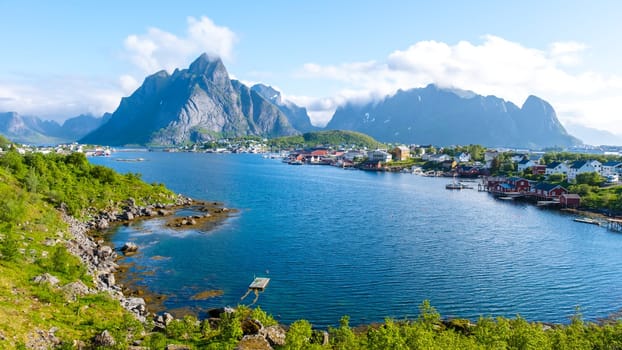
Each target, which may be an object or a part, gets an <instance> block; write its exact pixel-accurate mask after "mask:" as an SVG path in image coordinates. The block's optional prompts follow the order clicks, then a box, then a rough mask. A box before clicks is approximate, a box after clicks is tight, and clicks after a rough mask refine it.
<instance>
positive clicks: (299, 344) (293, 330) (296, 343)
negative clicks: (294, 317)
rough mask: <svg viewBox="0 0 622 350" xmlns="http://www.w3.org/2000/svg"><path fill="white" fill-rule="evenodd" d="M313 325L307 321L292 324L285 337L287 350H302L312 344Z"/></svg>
mask: <svg viewBox="0 0 622 350" xmlns="http://www.w3.org/2000/svg"><path fill="white" fill-rule="evenodd" d="M312 333H313V332H312V329H311V324H310V323H309V321H307V320H299V321H296V322H294V323H292V324H291V326H290V327H289V330H288V331H287V335H286V336H285V347H284V349H287V350H302V349H305V348H307V347H308V346H309V345H310V344H309V341H310V340H311V334H312Z"/></svg>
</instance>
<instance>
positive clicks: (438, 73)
mask: <svg viewBox="0 0 622 350" xmlns="http://www.w3.org/2000/svg"><path fill="white" fill-rule="evenodd" d="M586 50H587V47H586V45H584V44H582V43H578V42H555V43H552V44H550V45H549V47H548V48H547V49H546V50H541V49H535V48H530V47H526V46H524V45H521V44H520V43H516V42H512V41H509V40H506V39H504V38H501V37H498V36H494V35H486V36H484V37H483V41H482V42H481V43H471V42H469V41H460V42H458V43H456V44H448V43H444V42H440V41H434V40H429V41H419V42H417V43H414V44H413V45H411V46H409V47H408V48H406V49H403V50H396V51H393V52H392V53H390V54H389V55H388V56H387V57H386V58H385V59H384V60H378V61H362V62H345V63H341V64H335V65H320V64H316V63H307V64H304V65H303V66H302V68H301V70H300V71H299V72H298V77H301V78H305V79H325V80H332V81H334V82H337V83H340V84H341V85H342V86H346V87H347V88H344V89H342V90H341V91H339V92H337V93H336V94H335V95H334V96H331V97H324V98H322V99H312V98H308V97H304V96H298V97H292V100H294V101H296V102H298V103H299V104H303V103H302V102H303V101H304V100H307V102H308V103H309V105H307V107H308V109H309V112H310V114H311V116H312V117H313V118H315V119H316V121H317V120H318V119H319V118H318V116H324V118H325V117H326V116H327V115H332V111H334V108H335V106H337V105H342V101H343V100H347V99H348V98H349V97H352V96H356V97H358V98H359V99H360V100H362V99H364V97H365V96H366V97H367V98H368V99H375V100H379V99H380V98H382V97H384V96H385V95H390V94H394V93H395V92H396V91H397V90H398V89H408V88H413V87H422V86H426V85H427V84H429V83H434V84H437V85H439V86H443V87H455V88H460V89H468V90H474V91H478V92H480V93H482V94H484V95H496V96H502V97H503V98H505V99H508V100H510V101H514V102H516V103H520V102H521V101H524V100H525V99H526V98H527V96H529V95H530V94H535V95H538V96H543V97H546V98H547V99H548V100H549V101H551V103H553V104H554V105H555V106H556V107H557V109H558V111H559V114H560V117H561V119H562V120H566V121H573V122H579V123H584V124H588V123H589V124H592V125H594V124H595V123H598V124H597V125H594V126H596V127H600V128H608V127H611V125H612V123H614V122H615V121H616V120H619V116H618V115H617V112H616V109H617V108H616V105H617V103H615V101H614V99H612V97H614V96H619V95H620V93H622V77H617V76H607V75H604V74H601V73H598V72H594V71H590V70H581V61H582V60H581V57H582V55H584V54H585V51H586ZM326 99H330V100H332V102H326V101H325V100H326ZM322 100H324V101H323V102H322V103H317V102H318V101H322ZM594 100H598V101H599V103H602V104H604V105H602V107H599V108H598V110H595V109H593V108H590V101H594ZM311 106H313V107H315V108H313V107H311ZM322 106H326V107H327V109H322V108H321V107H322ZM592 107H593V106H592ZM596 116H598V117H599V118H594V117H596ZM597 120H598V122H597ZM327 121H328V120H326V119H324V120H320V122H327ZM618 128H622V126H619V127H618ZM620 131H622V130H620Z"/></svg>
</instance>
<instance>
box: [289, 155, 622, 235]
mask: <svg viewBox="0 0 622 350" xmlns="http://www.w3.org/2000/svg"><path fill="white" fill-rule="evenodd" d="M469 147H474V148H475V151H476V152H477V153H478V155H476V156H475V157H473V156H472V155H471V154H470V153H469V152H465V150H466V149H467V148H468V147H454V148H445V149H442V148H441V149H438V150H436V149H435V148H434V147H431V146H417V145H414V146H410V147H406V146H396V147H394V148H391V149H377V150H369V151H368V150H347V151H346V150H332V149H330V148H325V147H318V148H311V149H302V150H294V151H291V152H289V153H288V154H287V155H285V156H284V157H283V161H284V162H286V163H289V164H291V165H303V164H306V165H332V166H336V167H341V168H344V169H359V170H364V171H388V172H402V173H412V174H416V175H421V176H445V177H451V178H454V181H453V182H452V183H449V184H447V185H446V188H447V189H451V190H454V189H458V190H460V189H469V188H474V187H473V186H472V185H470V184H469V183H464V182H460V181H456V179H458V180H461V179H464V178H472V179H479V182H478V184H477V189H478V190H479V191H485V192H489V193H491V194H492V195H493V196H495V197H497V198H499V199H502V200H517V201H528V202H531V203H534V204H536V205H538V206H547V207H557V208H562V209H578V208H581V209H589V210H592V211H594V212H597V213H600V214H603V215H605V216H610V217H611V216H615V215H616V214H617V215H619V214H620V213H619V212H618V210H615V209H613V208H612V207H611V205H609V206H608V207H607V208H594V204H593V203H592V202H594V199H593V196H594V194H593V193H591V192H589V191H590V189H591V188H593V187H596V188H599V189H600V188H602V189H608V188H610V189H619V188H621V186H620V177H621V176H622V158H620V157H619V156H618V155H613V154H609V155H604V154H600V155H594V154H577V153H558V154H556V155H557V157H553V156H551V154H547V153H545V152H528V151H525V152H517V151H516V150H496V149H484V148H483V147H481V146H469ZM431 151H432V152H431ZM277 157H278V156H277ZM564 157H566V158H568V159H560V158H564ZM591 157H594V159H592V158H591ZM595 158H598V159H600V160H602V161H600V160H597V159H595ZM461 181H463V180H461ZM471 181H473V180H471ZM471 183H472V182H471ZM588 186H592V187H588ZM577 190H578V191H577ZM573 191H574V192H573ZM579 192H584V194H586V195H588V196H589V198H587V199H588V200H591V202H589V203H587V205H586V203H582V196H581V193H579ZM618 205H619V203H618ZM590 223H596V222H590ZM598 223H600V222H598ZM616 225H619V223H616ZM616 227H617V226H616Z"/></svg>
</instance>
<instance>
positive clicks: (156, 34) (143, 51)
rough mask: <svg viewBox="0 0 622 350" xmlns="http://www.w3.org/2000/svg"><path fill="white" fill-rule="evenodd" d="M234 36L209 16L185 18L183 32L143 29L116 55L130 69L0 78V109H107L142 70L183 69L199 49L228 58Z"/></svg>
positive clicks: (54, 112)
mask: <svg viewBox="0 0 622 350" xmlns="http://www.w3.org/2000/svg"><path fill="white" fill-rule="evenodd" d="M236 40H237V39H236V35H235V33H233V32H232V31H231V30H230V29H229V28H227V27H223V26H218V25H216V24H214V22H213V21H212V20H211V19H209V18H208V17H200V18H194V17H188V18H187V29H186V33H185V34H184V35H180V36H177V35H175V34H172V33H170V32H167V31H164V30H162V29H159V28H149V29H147V31H146V33H143V34H132V35H129V36H127V38H126V39H125V41H124V42H123V49H124V51H123V53H122V55H121V56H122V57H123V58H125V59H126V60H127V61H129V62H130V63H131V64H132V66H133V67H128V68H127V72H126V73H125V74H122V75H120V76H119V77H118V79H109V78H103V77H97V76H91V77H71V76H63V77H60V76H28V75H25V74H22V75H20V76H11V77H0V112H2V111H16V112H19V113H20V114H29V115H36V116H39V117H42V118H44V119H53V120H57V121H62V120H64V119H67V118H68V117H72V116H75V115H78V114H82V113H91V114H93V115H101V114H103V113H105V112H112V111H114V110H115V109H116V108H117V106H118V105H119V102H120V100H121V97H123V96H128V95H130V94H131V93H132V92H133V91H134V90H135V89H136V88H138V87H139V86H140V82H142V80H143V79H144V76H145V74H153V73H155V72H157V71H158V70H161V69H166V70H168V71H172V70H173V69H175V68H184V67H187V66H188V65H189V63H190V62H191V61H192V60H194V59H195V58H197V57H198V56H199V55H200V54H201V53H203V52H207V53H208V54H210V55H213V56H219V57H221V58H222V59H223V60H227V59H231V58H232V54H233V46H234V44H235V42H236ZM134 68H135V69H134Z"/></svg>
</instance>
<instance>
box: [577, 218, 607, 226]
mask: <svg viewBox="0 0 622 350" xmlns="http://www.w3.org/2000/svg"><path fill="white" fill-rule="evenodd" d="M573 221H576V222H582V223H584V224H592V225H598V226H600V225H602V222H601V221H600V220H597V219H592V218H574V219H573Z"/></svg>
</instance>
